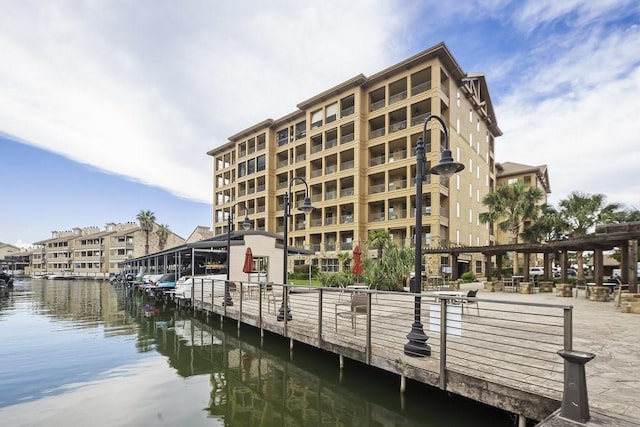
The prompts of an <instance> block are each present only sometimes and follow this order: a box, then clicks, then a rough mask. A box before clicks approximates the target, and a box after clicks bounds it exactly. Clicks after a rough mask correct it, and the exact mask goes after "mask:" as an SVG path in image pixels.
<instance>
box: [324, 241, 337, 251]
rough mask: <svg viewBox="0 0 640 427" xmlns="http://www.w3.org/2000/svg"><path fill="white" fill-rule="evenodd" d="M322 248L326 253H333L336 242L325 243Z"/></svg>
mask: <svg viewBox="0 0 640 427" xmlns="http://www.w3.org/2000/svg"><path fill="white" fill-rule="evenodd" d="M324 248H325V249H326V250H328V251H335V250H336V242H327V243H325V244H324Z"/></svg>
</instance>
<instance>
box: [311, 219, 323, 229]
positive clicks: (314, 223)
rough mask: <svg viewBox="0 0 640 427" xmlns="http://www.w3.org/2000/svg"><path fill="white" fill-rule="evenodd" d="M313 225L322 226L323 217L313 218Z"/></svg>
mask: <svg viewBox="0 0 640 427" xmlns="http://www.w3.org/2000/svg"><path fill="white" fill-rule="evenodd" d="M311 226H312V227H322V218H314V219H312V220H311Z"/></svg>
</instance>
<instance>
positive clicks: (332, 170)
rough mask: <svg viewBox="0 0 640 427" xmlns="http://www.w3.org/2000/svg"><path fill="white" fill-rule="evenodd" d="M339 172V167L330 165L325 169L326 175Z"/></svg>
mask: <svg viewBox="0 0 640 427" xmlns="http://www.w3.org/2000/svg"><path fill="white" fill-rule="evenodd" d="M337 171H338V165H329V166H327V167H326V168H324V173H325V174H326V175H329V174H330V173H335V172H337Z"/></svg>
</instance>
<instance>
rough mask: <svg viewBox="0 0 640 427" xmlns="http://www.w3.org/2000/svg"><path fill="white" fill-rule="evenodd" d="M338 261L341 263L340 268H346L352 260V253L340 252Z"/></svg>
mask: <svg viewBox="0 0 640 427" xmlns="http://www.w3.org/2000/svg"><path fill="white" fill-rule="evenodd" d="M337 256H338V263H339V264H340V270H345V269H346V268H347V264H348V263H349V262H350V261H351V254H350V253H349V252H338V255H337Z"/></svg>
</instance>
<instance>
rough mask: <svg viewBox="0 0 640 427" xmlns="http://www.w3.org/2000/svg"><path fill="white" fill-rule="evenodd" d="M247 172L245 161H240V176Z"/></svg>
mask: <svg viewBox="0 0 640 427" xmlns="http://www.w3.org/2000/svg"><path fill="white" fill-rule="evenodd" d="M246 174H247V165H246V163H245V162H240V163H238V178H240V177H243V176H245V175H246Z"/></svg>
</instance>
